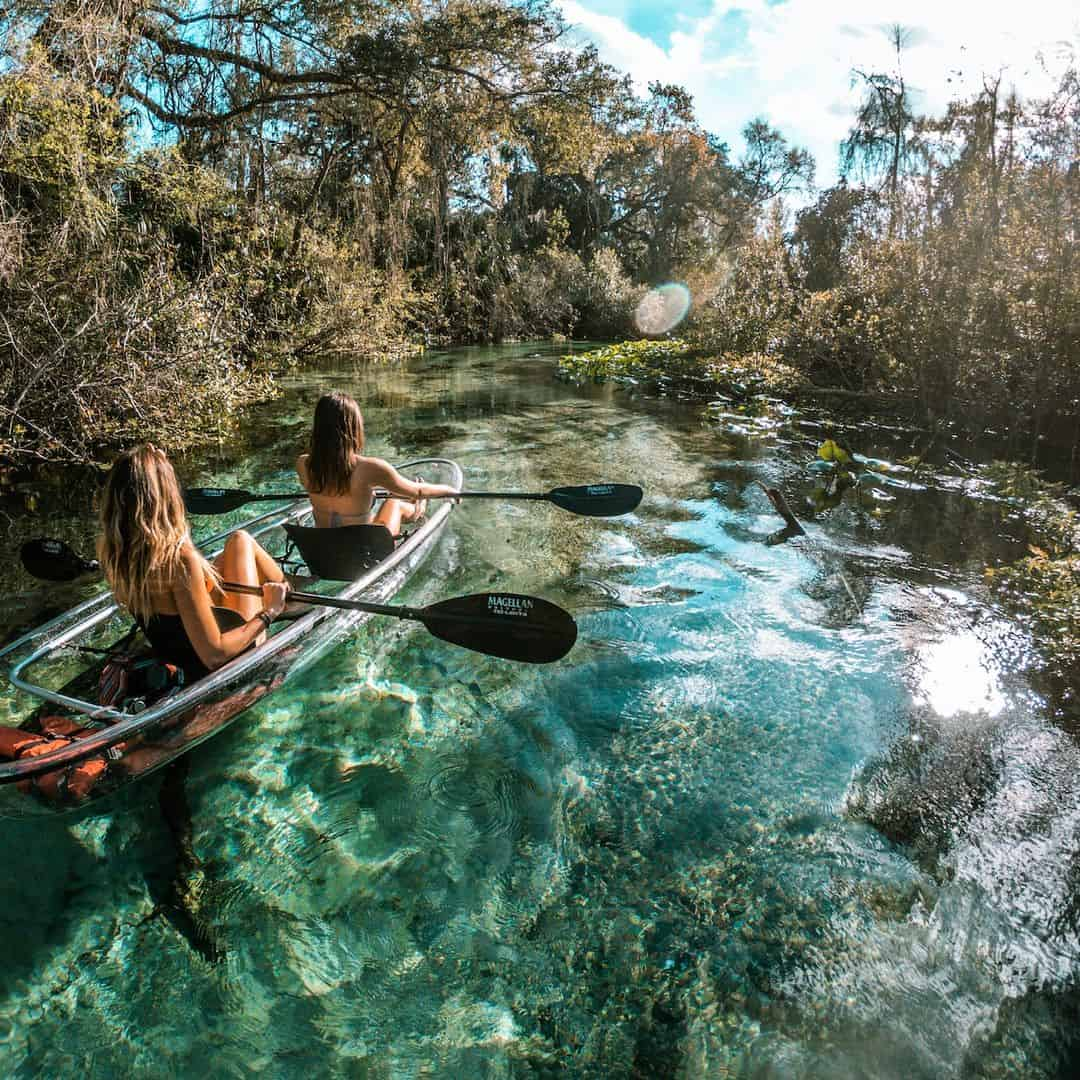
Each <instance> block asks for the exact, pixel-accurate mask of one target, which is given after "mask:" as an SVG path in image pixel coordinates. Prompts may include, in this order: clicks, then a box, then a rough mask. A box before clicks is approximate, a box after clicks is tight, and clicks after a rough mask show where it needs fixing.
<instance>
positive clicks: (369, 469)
mask: <svg viewBox="0 0 1080 1080" xmlns="http://www.w3.org/2000/svg"><path fill="white" fill-rule="evenodd" d="M358 464H359V465H360V468H357V469H355V470H353V471H354V474H356V473H361V472H362V473H363V475H364V478H365V479H366V480H367V481H368V482H370V483H374V484H380V483H385V482H386V480H387V479H388V478H390V477H393V476H396V475H397V473H396V470H395V469H394V466H393V465H391V464H390V462H389V461H384V460H383V459H382V458H377V457H365V458H361V459H360V461H359V463H358Z"/></svg>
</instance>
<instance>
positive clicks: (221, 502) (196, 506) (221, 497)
mask: <svg viewBox="0 0 1080 1080" xmlns="http://www.w3.org/2000/svg"><path fill="white" fill-rule="evenodd" d="M251 494H252V493H251V492H250V491H239V490H237V489H235V488H209V487H207V488H186V489H185V491H184V506H186V507H187V512H188V513H189V514H227V513H228V512H229V511H230V510H238V509H239V508H240V507H241V506H243V505H244V504H245V503H249V502H251Z"/></svg>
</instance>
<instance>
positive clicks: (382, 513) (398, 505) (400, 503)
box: [373, 499, 427, 536]
mask: <svg viewBox="0 0 1080 1080" xmlns="http://www.w3.org/2000/svg"><path fill="white" fill-rule="evenodd" d="M426 509H427V501H426V500H425V499H421V500H420V501H419V502H418V503H411V502H406V501H405V500H404V499H387V500H386V501H385V502H384V503H383V504H382V506H380V507H379V512H378V513H377V514H376V515H375V520H374V522H373V524H375V525H385V526H386V527H387V528H388V529H389V530H390V535H391V536H397V534H398V533H399V532H401V524H402V522H404V521H419V520H420V518H422V517H423V516H424V511H425V510H426Z"/></svg>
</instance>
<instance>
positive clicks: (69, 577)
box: [19, 537, 101, 581]
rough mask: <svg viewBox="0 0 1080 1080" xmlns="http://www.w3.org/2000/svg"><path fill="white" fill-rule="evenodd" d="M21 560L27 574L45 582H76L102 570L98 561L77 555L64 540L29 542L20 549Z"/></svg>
mask: <svg viewBox="0 0 1080 1080" xmlns="http://www.w3.org/2000/svg"><path fill="white" fill-rule="evenodd" d="M19 558H20V559H21V560H22V564H23V566H24V567H26V570H27V573H29V574H32V575H33V576H34V577H36V578H41V579H42V580H43V581H74V580H75V578H77V577H78V576H79V575H80V574H85V573H86V572H87V571H89V570H100V569H101V567H100V566H99V565H98V563H97V562H96V561H92V560H90V559H84V558H83V557H82V556H81V555H77V554H76V553H75V552H74V551H72V550H71V548H69V547H68V546H67V544H65V543H64V541H63V540H53V539H51V538H49V537H42V538H41V539H40V540H27V541H26V543H25V544H23V546H22V547H21V548H19Z"/></svg>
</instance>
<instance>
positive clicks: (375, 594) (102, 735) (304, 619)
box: [0, 458, 463, 817]
mask: <svg viewBox="0 0 1080 1080" xmlns="http://www.w3.org/2000/svg"><path fill="white" fill-rule="evenodd" d="M398 468H399V469H400V470H401V471H402V472H406V473H413V472H414V471H415V470H417V469H419V470H421V471H422V474H423V476H424V479H425V480H427V481H429V482H432V483H445V484H450V485H453V486H454V487H461V486H462V482H463V476H462V472H461V469H460V468H459V467H458V465H457V464H455V463H454V462H452V461H447V460H445V459H441V458H424V459H422V460H418V461H412V462H408V463H407V464H405V465H401V466H398ZM452 511H453V503H452V502H450V501H449V500H440V501H438V502H432V503H429V513H428V515H427V516H426V517H425V519H424V520H423V521H422V522H421V523H420V525H419V526H418V527H417V528H416V529H415V530H413V531H412V532H411V533H410V534H409V535H408V537H407V538H406V539H404V540H403V541H401V543H399V544H398V545H397V548H396V550H395V551H394V553H393V555H391V556H389V557H388V558H386V559H384V560H382V561H381V562H379V563H377V564H376V565H375V566H373V567H372V568H371V569H370V570H369V571H367V572H366V573H365V574H364V575H363V576H362V577H360V578H359V579H357V580H356V581H351V582H329V581H325V582H320V583H319V584H318V586H317V587H316V588H317V591H319V592H323V593H325V594H326V595H330V596H337V597H340V598H343V599H354V600H367V601H373V602H377V603H385V602H386V601H387V600H389V599H390V598H392V597H393V596H394V594H395V593H397V592H398V590H399V589H400V588H401V587H402V586H403V585H404V584H405V582H406V581H408V580H409V578H410V577H411V576H412V575H413V574H414V573H415V572H416V571H417V569H418V568H419V567H420V565H421V564H422V563H423V561H424V560H425V559H426V558H427V556H428V555H429V554H430V553H431V551H432V549H433V548H434V546H435V544H436V543H437V540H438V537H439V535H440V534H441V532H442V530H443V528H444V527H445V526H446V523H447V520H448V519H449V517H450V514H451V513H452ZM310 517H311V507H310V504H309V503H308V501H307V500H306V499H304V500H299V501H297V502H294V503H291V504H288V505H284V506H282V507H279V508H277V509H274V510H269V511H265V512H263V513H260V514H259V515H258V516H256V517H252V518H249V519H248V520H246V521H243V522H241V523H239V524H237V525H236V526H235V527H234V528H233V529H229V530H227V531H226V532H222V533H220V534H218V535H217V536H215V537H212V538H211V539H210V540H208V541H205V542H204V543H203V547H204V550H206V551H207V553H208V554H213V553H214V552H215V551H216V550H218V549H219V548H220V546H221V544H222V543H223V542H224V540H225V538H226V537H227V536H228V535H229V533H231V532H233V531H236V530H238V529H246V530H247V531H248V532H250V533H252V534H253V535H255V536H257V537H258V539H259V540H260V542H262V543H264V544H265V545H266V546H267V547H268V548H269V550H271V551H272V552H273V553H274V554H280V552H281V549H282V548H283V546H284V534H283V530H282V525H284V524H285V523H287V522H293V523H299V524H310ZM372 617H373V616H372V615H370V614H369V613H367V612H361V611H344V610H341V609H339V608H330V607H321V606H313V607H312V608H311V609H310V610H309V611H307V612H305V613H304V614H302V615H301V616H300V617H299V618H297V619H295V620H294V621H291V622H284V623H276V624H275V625H274V628H273V632H272V633H271V634H270V636H269V637H268V638H267V640H266V641H265V642H264V643H263V644H262V645H260V646H259V647H258V648H256V649H251V650H248V651H247V652H245V653H243V654H241V655H240V656H238V657H236V658H235V659H234V660H231V661H230V662H229V663H228V664H225V665H224V666H223V667H221V668H219V669H218V670H216V671H213V672H211V673H210V674H209V675H208V676H206V677H205V678H204V679H200V680H199V681H198V682H195V683H193V684H192V685H191V686H186V687H183V688H182V689H180V690H179V691H178V692H174V693H173V694H171V695H169V696H168V697H166V698H165V699H163V700H161V701H158V702H156V703H154V704H152V705H150V706H149V707H148V708H145V709H143V710H142V711H139V712H124V711H121V710H117V709H109V708H103V707H102V706H100V705H99V704H98V703H97V702H96V700H94V697H93V694H92V693H86V694H77V693H75V692H73V691H72V690H71V689H70V684H71V682H72V681H73V680H72V675H73V674H74V673H75V672H77V671H78V670H79V667H81V668H83V669H85V668H87V666H88V665H87V663H86V661H85V659H82V660H81V661H77V660H76V658H77V657H79V656H80V655H81V654H79V653H78V652H77V651H76V650H75V649H73V648H72V646H79V645H84V646H85V645H91V646H99V647H100V646H102V645H105V644H107V643H109V642H112V641H115V640H116V639H118V638H119V637H120V636H121V635H122V633H123V632H124V630H125V629H127V628H129V627H130V625H131V623H130V619H127V618H126V617H125V616H124V615H123V613H122V612H121V611H119V610H118V609H117V607H116V605H115V604H114V603H113V600H112V597H111V595H110V594H109V593H108V592H103V593H101V594H100V595H98V596H96V597H93V598H92V599H90V600H88V601H86V602H85V603H83V604H80V605H79V606H77V607H75V608H72V609H71V610H70V611H67V612H65V613H64V614H63V615H61V616H59V617H58V618H56V619H53V620H52V621H51V622H49V623H47V624H45V625H44V626H42V627H40V628H38V629H36V630H33V631H31V632H30V633H28V634H25V635H23V637H21V638H19V639H18V640H17V641H15V642H13V643H12V644H10V645H8V646H7V647H6V648H5V649H4V650H3V651H0V664H3V665H4V668H5V670H6V674H7V679H8V681H9V682H10V683H11V684H12V685H13V686H14V687H15V688H17V690H19V691H22V695H20V698H22V697H23V695H25V700H26V701H27V703H28V706H29V708H28V714H29V715H28V716H27V718H26V719H27V720H29V719H30V717H31V716H33V715H34V714H40V713H41V712H43V711H44V710H45V709H47V711H48V712H49V713H50V714H53V715H58V716H66V717H70V718H73V719H76V720H78V721H79V722H80V723H81V724H84V725H85V726H86V727H88V728H90V729H92V731H91V733H90V734H88V735H86V736H84V737H79V738H77V739H75V740H73V741H72V742H71V743H70V744H68V745H66V746H64V747H62V748H61V749H58V750H55V751H51V752H49V753H48V754H42V755H40V756H38V757H35V758H29V759H27V758H23V759H20V760H15V761H9V760H4V759H0V816H3V817H26V816H32V815H35V814H52V813H56V812H63V811H68V810H72V809H79V808H85V807H87V806H88V805H91V804H94V803H97V802H98V801H100V800H101V799H103V798H105V797H107V796H109V795H111V794H112V793H113V792H114V791H116V790H117V789H118V788H119V787H122V786H124V785H126V784H129V783H131V782H132V781H135V780H138V779H141V778H142V777H144V776H146V775H148V774H149V773H151V772H154V771H155V770H157V769H160V768H161V767H163V766H165V765H167V764H169V762H171V761H174V760H175V759H176V758H177V757H179V756H180V755H181V754H183V753H185V752H187V751H188V750H190V749H191V748H192V747H194V746H197V745H199V744H200V743H202V742H205V741H206V740H207V739H209V738H210V737H211V736H213V735H216V734H217V733H218V732H219V731H221V730H223V729H224V728H225V727H226V726H227V725H228V724H229V723H230V722H231V721H232V720H234V719H236V717H237V716H239V715H240V714H241V713H242V712H243V711H244V710H245V709H247V708H249V707H250V706H251V705H253V704H255V702H257V701H259V700H260V699H261V698H263V697H265V696H266V695H267V694H269V693H271V692H272V691H274V690H276V689H277V688H278V687H279V686H280V685H281V684H282V683H283V682H284V681H285V679H287V678H288V677H290V676H292V675H294V674H296V673H297V672H298V671H300V670H302V669H303V668H305V667H307V666H309V665H310V664H312V663H313V662H314V661H315V660H317V659H318V657H319V656H320V655H322V654H323V653H324V652H325V651H326V650H327V649H329V648H330V647H331V646H332V645H333V644H334V643H335V642H336V641H337V640H338V639H339V638H341V637H342V636H343V635H344V634H346V633H347V632H348V631H350V630H351V629H353V628H355V627H356V626H358V625H359V624H360V623H363V622H365V621H367V620H368V619H370V618H372ZM73 665H75V666H73ZM74 681H75V682H78V679H76V680H74ZM42 703H44V708H43V704H42ZM113 748H115V749H113ZM102 755H104V756H105V757H106V758H111V759H112V760H110V761H109V767H108V770H107V773H106V774H105V776H104V777H103V778H102V779H101V780H100V781H99V782H97V783H96V784H95V785H94V786H93V788H92V789H91V791H90V792H89V794H88V795H87V796H86V797H85V798H83V799H82V800H80V801H77V802H71V801H66V800H65V801H54V800H49V799H46V798H43V797H40V796H38V795H35V794H33V793H32V792H30V791H28V790H27V789H28V788H29V786H30V785H29V784H28V781H30V779H31V778H32V777H34V776H42V775H45V774H47V773H53V772H55V771H56V770H61V769H64V770H66V769H69V768H70V767H71V766H76V765H78V764H79V763H80V762H84V761H87V760H90V759H95V758H97V759H101V757H102Z"/></svg>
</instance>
